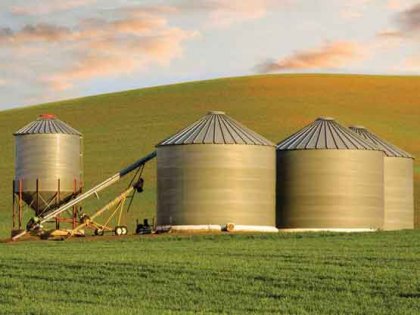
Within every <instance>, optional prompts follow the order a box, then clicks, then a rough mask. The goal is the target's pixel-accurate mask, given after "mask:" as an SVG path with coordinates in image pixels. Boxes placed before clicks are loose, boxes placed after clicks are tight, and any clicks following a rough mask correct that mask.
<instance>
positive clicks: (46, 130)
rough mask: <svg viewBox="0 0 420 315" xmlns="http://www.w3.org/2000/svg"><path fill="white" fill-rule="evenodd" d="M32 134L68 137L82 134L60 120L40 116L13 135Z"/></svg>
mask: <svg viewBox="0 0 420 315" xmlns="http://www.w3.org/2000/svg"><path fill="white" fill-rule="evenodd" d="M30 134H68V135H78V136H81V135H82V134H81V133H80V132H79V131H77V130H76V129H74V128H73V127H70V126H69V125H68V124H66V123H65V122H63V121H61V120H60V119H58V118H55V117H52V116H49V117H47V116H45V117H44V116H42V115H41V116H40V117H39V118H38V119H36V120H34V121H32V122H30V123H29V124H27V125H26V126H24V127H22V128H20V129H19V130H18V131H16V132H15V133H14V134H13V135H15V136H19V135H30Z"/></svg>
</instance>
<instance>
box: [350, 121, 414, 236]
mask: <svg viewBox="0 0 420 315" xmlns="http://www.w3.org/2000/svg"><path fill="white" fill-rule="evenodd" d="M350 129H351V130H353V131H354V132H356V133H357V134H358V135H360V136H362V137H363V138H364V139H366V140H367V141H370V142H371V143H373V144H375V145H376V146H377V147H379V148H380V149H381V150H382V151H383V152H384V153H385V157H384V198H385V205H384V207H385V216H384V229H385V230H400V229H413V228H414V179H413V177H414V174H413V168H414V165H413V163H414V161H413V160H414V157H413V156H412V155H411V154H409V153H407V152H405V151H403V150H401V149H400V148H397V147H396V146H394V145H393V144H391V143H389V142H387V141H385V140H383V139H381V138H379V137H378V136H377V135H375V134H373V133H372V132H370V131H369V130H367V129H366V128H365V127H363V126H352V127H350Z"/></svg>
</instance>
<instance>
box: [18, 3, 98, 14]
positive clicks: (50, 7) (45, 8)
mask: <svg viewBox="0 0 420 315" xmlns="http://www.w3.org/2000/svg"><path fill="white" fill-rule="evenodd" d="M95 2H96V0H49V1H46V0H44V1H37V2H36V3H35V4H32V5H28V4H27V3H25V5H15V6H12V7H11V8H10V12H11V13H12V14H14V15H47V14H51V13H55V12H60V11H67V10H70V9H75V8H78V7H82V6H87V5H89V4H93V3H95Z"/></svg>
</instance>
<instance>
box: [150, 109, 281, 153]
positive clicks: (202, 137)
mask: <svg viewBox="0 0 420 315" xmlns="http://www.w3.org/2000/svg"><path fill="white" fill-rule="evenodd" d="M184 144H246V145H263V146H274V143H272V142H271V141H269V140H267V139H265V138H264V137H263V136H261V135H259V134H258V133H256V132H254V131H252V130H251V129H249V128H247V127H245V126H244V125H242V124H241V123H239V122H238V121H236V120H234V119H232V118H230V117H229V116H227V115H226V114H225V113H224V112H220V111H210V112H208V114H207V115H206V116H204V117H202V118H201V119H199V120H197V121H196V122H194V123H193V124H191V125H189V126H188V127H186V128H184V129H182V130H180V131H179V132H177V133H176V134H174V135H172V136H170V137H169V138H167V139H165V140H163V141H162V142H160V143H159V144H157V145H156V146H167V145H184Z"/></svg>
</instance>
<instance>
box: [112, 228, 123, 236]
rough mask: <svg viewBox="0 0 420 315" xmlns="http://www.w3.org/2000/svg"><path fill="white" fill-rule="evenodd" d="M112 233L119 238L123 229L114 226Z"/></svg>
mask: <svg viewBox="0 0 420 315" xmlns="http://www.w3.org/2000/svg"><path fill="white" fill-rule="evenodd" d="M114 232H115V235H118V236H120V235H122V234H123V229H122V227H121V226H116V227H115V230H114Z"/></svg>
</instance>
